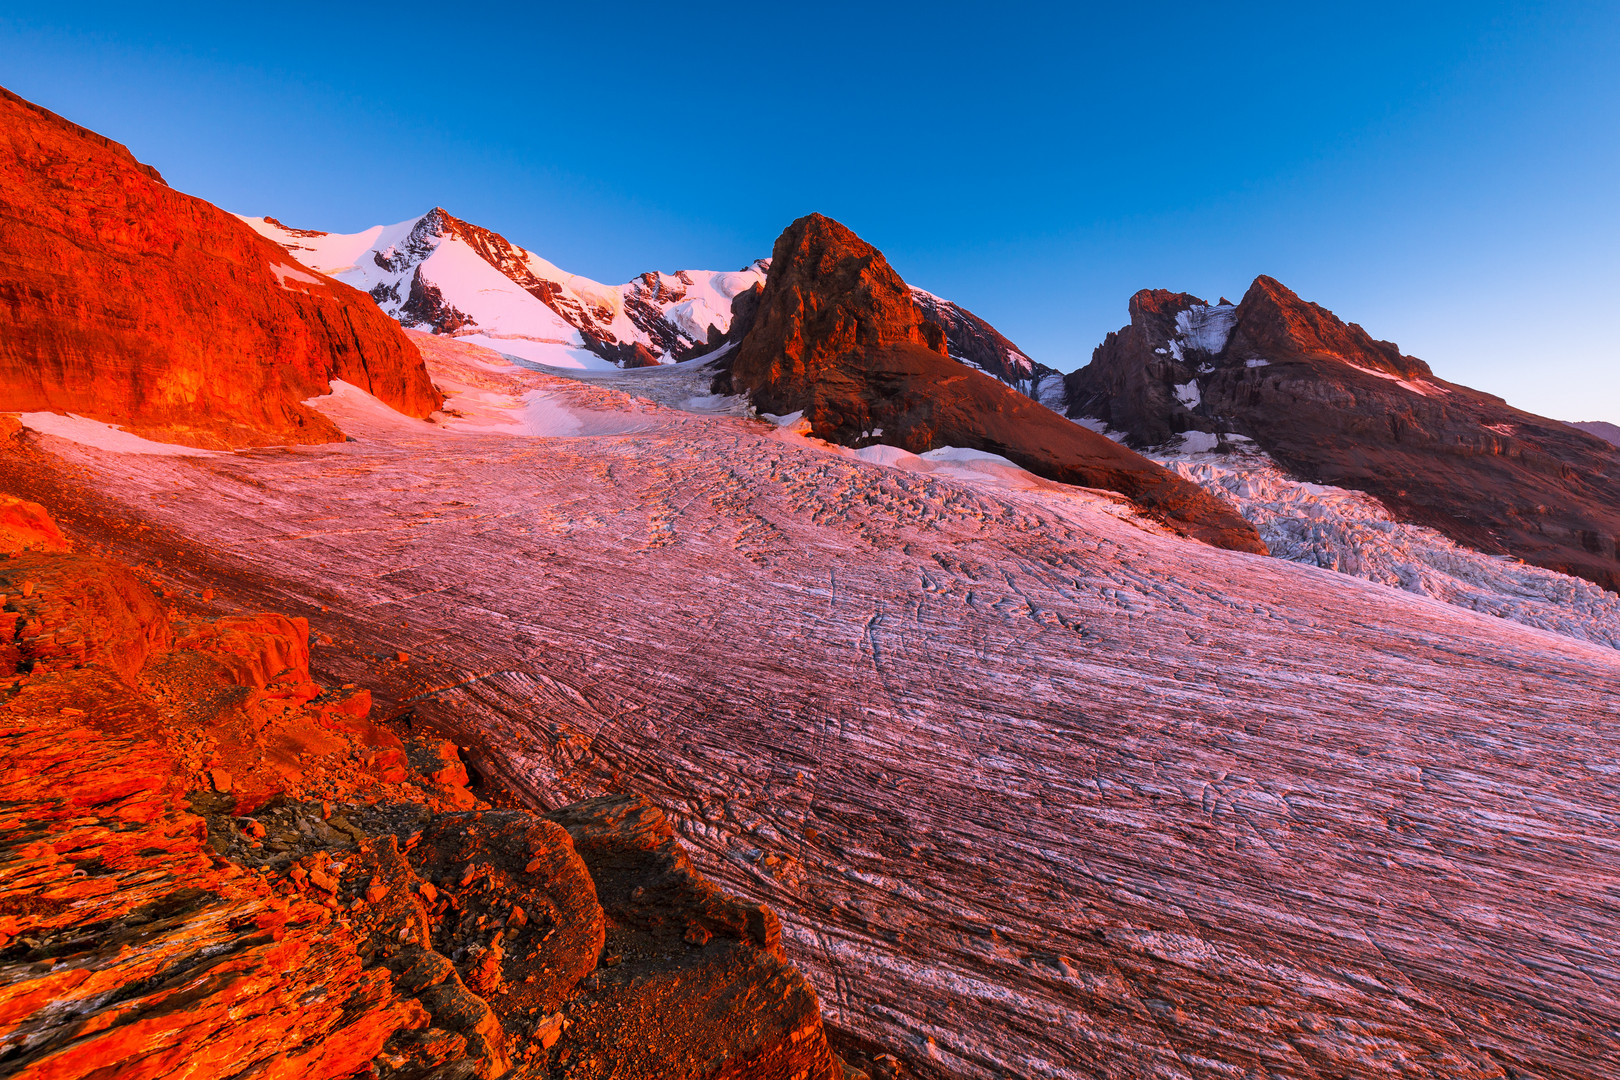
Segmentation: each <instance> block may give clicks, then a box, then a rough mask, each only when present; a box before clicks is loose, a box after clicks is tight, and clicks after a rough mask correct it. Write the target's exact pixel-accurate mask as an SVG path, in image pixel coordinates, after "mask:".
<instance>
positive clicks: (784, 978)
mask: <svg viewBox="0 0 1620 1080" xmlns="http://www.w3.org/2000/svg"><path fill="white" fill-rule="evenodd" d="M19 454H24V455H25V454H26V451H24V450H21V449H20V448H18V447H16V446H15V445H12V446H11V447H9V448H7V449H4V450H0V455H19ZM0 521H3V528H0V548H3V549H4V551H3V557H0V594H3V599H4V602H5V608H4V611H5V614H6V616H7V620H8V629H7V635H6V637H5V639H4V640H3V641H0V680H3V681H0V755H3V760H4V768H3V769H0V1072H4V1074H5V1075H8V1076H20V1077H37V1078H44V1077H80V1076H82V1077H102V1076H109V1077H110V1076H118V1077H129V1078H136V1077H151V1078H153V1080H158V1078H163V1077H173V1076H189V1077H228V1076H243V1075H254V1076H283V1077H343V1076H355V1075H367V1076H377V1077H398V1078H401V1080H404V1078H410V1077H429V1076H432V1077H452V1076H453V1077H514V1078H515V1077H536V1078H538V1077H571V1078H584V1077H602V1078H608V1077H613V1078H621V1077H649V1078H651V1077H657V1078H664V1077H694V1078H695V1077H780V1078H782V1080H788V1078H794V1080H798V1078H827V1080H841V1078H842V1077H843V1076H844V1075H845V1073H844V1070H843V1069H842V1067H841V1066H840V1065H839V1064H838V1063H837V1062H836V1061H835V1059H834V1058H833V1056H832V1054H831V1052H830V1050H829V1049H828V1046H827V1043H826V1039H825V1037H824V1035H823V1033H822V1027H821V1017H820V1015H819V1012H818V1008H817V1002H816V996H815V993H814V992H813V991H812V990H811V989H810V987H809V985H808V984H807V983H806V982H805V980H804V979H803V977H802V976H800V975H799V973H798V972H797V971H795V970H794V969H793V968H792V967H791V966H790V965H789V964H788V963H787V962H786V960H785V958H784V955H783V952H782V947H781V943H780V929H779V924H778V923H777V920H776V917H775V915H773V914H772V913H771V912H770V911H769V910H768V909H766V908H763V907H760V906H759V905H757V904H746V903H741V902H738V901H735V900H732V899H730V898H728V897H726V896H725V895H723V894H721V893H720V892H719V890H717V889H716V888H715V887H714V886H713V885H711V884H709V883H708V882H707V881H705V880H704V879H703V878H702V877H700V876H699V875H697V874H696V873H694V871H693V869H692V867H691V864H690V863H689V862H688V860H687V858H686V856H685V854H684V853H683V852H682V851H681V850H680V848H679V846H678V845H677V844H676V843H675V841H674V839H673V836H672V834H671V832H670V829H669V826H668V824H667V823H666V821H665V819H664V817H663V815H662V814H661V813H660V812H659V811H658V810H657V809H656V808H655V807H654V806H652V805H651V804H650V803H648V802H647V801H646V800H645V799H640V798H635V797H631V796H625V795H615V796H607V797H601V798H595V799H588V800H585V801H582V802H579V803H575V804H573V805H570V806H566V807H562V808H561V809H558V810H554V811H552V812H550V813H547V814H543V815H542V814H537V813H533V812H530V811H527V810H522V809H495V808H493V807H491V806H490V805H488V804H487V803H485V802H484V801H482V800H481V799H479V798H478V797H477V796H475V795H474V794H473V793H472V792H471V791H469V790H468V783H469V779H470V778H469V776H468V773H467V770H466V767H465V766H464V765H463V763H462V760H461V757H460V753H459V751H458V749H457V747H456V746H455V745H454V744H453V743H451V742H448V741H445V740H442V739H437V738H434V737H430V736H427V735H424V734H422V733H420V732H418V733H414V734H413V733H407V736H406V738H404V739H401V738H400V737H399V735H396V734H395V733H394V731H392V730H390V729H389V728H388V727H385V726H381V725H379V724H378V723H376V722H375V721H374V720H373V719H372V707H371V696H370V694H369V692H368V691H366V690H364V689H359V688H356V687H355V686H354V685H352V684H350V685H346V686H343V687H341V688H339V687H336V686H321V685H319V684H317V683H315V682H314V681H312V679H311V675H310V671H309V666H308V665H309V641H308V638H309V630H308V624H307V623H306V621H305V620H304V619H302V618H300V619H288V618H285V617H282V616H279V615H266V614H254V615H234V616H224V617H220V618H207V617H196V616H191V615H182V614H180V612H179V610H178V608H177V607H176V606H174V605H175V604H177V603H184V601H183V600H181V599H180V598H178V597H175V596H174V594H173V591H172V590H167V589H164V590H162V592H161V599H160V594H159V593H158V592H155V591H154V590H153V588H151V587H149V585H148V581H149V580H151V578H150V575H149V574H142V573H135V572H131V571H130V570H129V569H127V568H126V567H124V566H123V565H121V564H119V563H117V562H113V561H109V560H106V559H103V558H100V557H97V556H95V555H91V554H83V553H74V552H72V551H71V550H70V544H69V542H68V541H67V539H66V538H65V537H64V536H63V535H62V534H61V532H60V531H59V530H58V529H57V528H56V526H55V524H54V523H53V522H52V521H51V519H50V518H49V516H48V515H47V514H46V512H45V511H44V510H43V508H41V507H39V506H38V505H36V504H33V503H29V502H26V501H19V500H16V499H14V498H11V497H9V496H0ZM212 598H213V597H212V594H211V593H205V594H204V596H203V599H204V601H205V602H206V601H207V600H211V599H212ZM165 601H169V602H170V603H169V604H167V605H166V603H165ZM12 622H14V623H15V627H14V629H13V628H12V627H11V625H10V624H11V623H12ZM317 625H318V624H317ZM321 636H322V637H324V635H321ZM397 659H398V660H399V661H400V662H403V661H404V660H405V657H404V656H403V655H401V656H400V657H398V658H397ZM485 787H486V789H487V785H485Z"/></svg>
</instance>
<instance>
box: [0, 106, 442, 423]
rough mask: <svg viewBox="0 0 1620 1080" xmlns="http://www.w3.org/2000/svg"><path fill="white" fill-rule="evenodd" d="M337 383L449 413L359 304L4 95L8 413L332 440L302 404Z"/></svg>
mask: <svg viewBox="0 0 1620 1080" xmlns="http://www.w3.org/2000/svg"><path fill="white" fill-rule="evenodd" d="M332 379H343V380H345V381H347V382H350V383H353V384H354V385H356V386H359V387H362V388H363V389H366V390H368V391H370V392H371V393H373V394H375V395H376V396H377V397H379V398H381V399H382V400H383V401H385V402H387V403H388V404H389V405H391V406H393V407H394V408H396V409H398V410H400V411H401V412H403V413H406V414H407V415H410V416H417V417H423V416H426V415H428V413H430V412H431V411H432V410H433V409H435V408H437V407H438V405H439V403H440V400H441V399H440V396H439V394H438V393H437V391H435V390H434V389H433V385H432V383H430V382H429V381H428V377H427V373H426V371H425V370H424V368H423V367H422V362H421V357H420V356H419V355H418V354H417V351H416V349H415V348H414V347H413V346H412V345H411V343H410V342H409V341H408V340H407V339H406V337H405V335H404V334H403V333H401V331H400V329H399V327H398V326H397V325H395V324H394V323H393V322H392V321H390V320H389V319H388V318H386V317H385V316H384V315H383V314H382V313H381V312H379V311H378V310H377V308H376V305H374V304H373V303H372V302H371V301H370V300H369V299H368V298H367V297H365V296H364V295H363V294H361V293H358V292H356V291H354V290H353V289H351V288H349V287H348V286H346V285H342V284H339V283H337V282H334V281H332V280H330V279H328V278H325V277H322V276H320V275H317V274H314V273H311V272H310V271H308V270H307V269H304V268H302V267H300V266H297V265H296V264H294V263H293V262H292V261H291V260H289V259H288V258H287V255H286V253H285V252H284V251H283V250H282V249H281V248H280V247H278V246H276V245H275V244H272V243H271V242H270V241H268V240H265V239H264V238H263V237H260V236H258V235H257V234H256V233H254V232H253V230H252V229H250V228H248V227H247V226H246V225H244V224H243V223H242V222H241V221H239V220H238V219H237V218H235V217H233V216H231V215H230V214H227V213H225V212H224V211H222V210H220V209H218V208H217V207H214V206H212V205H210V204H208V203H206V202H204V201H202V200H201V199H196V198H193V197H191V196H189V195H183V194H181V193H179V192H177V191H175V190H173V189H172V188H170V187H169V186H168V185H167V184H165V183H164V182H163V180H162V178H161V177H160V176H159V175H158V174H157V172H156V171H155V170H153V169H152V168H150V167H149V166H145V165H142V164H140V163H139V162H138V161H136V160H135V158H134V157H133V156H131V154H130V153H129V151H128V150H126V149H125V148H124V147H122V146H120V145H119V144H117V143H114V142H112V141H110V140H108V139H106V138H103V137H102V136H100V135H96V134H94V133H93V132H89V131H86V130H85V129H83V128H81V127H79V126H78V125H76V124H72V123H69V122H68V121H66V120H64V119H62V118H61V117H59V116H56V115H55V114H54V113H51V112H49V111H47V110H45V109H42V108H40V107H39V106H37V105H33V104H31V103H29V102H27V101H24V100H23V99H21V98H19V97H17V96H16V95H14V94H11V93H9V92H6V91H4V90H0V408H3V409H8V410H15V411H24V412H27V411H57V412H73V413H77V414H80V415H83V416H87V417H90V418H91V419H96V420H102V421H105V422H108V423H112V424H118V425H121V426H123V427H125V428H126V429H128V430H130V431H133V432H135V433H136V434H139V435H143V436H146V437H148V438H153V439H158V440H162V441H167V442H179V443H185V444H187V445H191V446H200V447H213V448H224V447H233V446H263V445H271V444H277V443H313V442H330V441H334V440H338V439H341V438H342V437H343V436H342V434H341V433H340V432H339V431H338V430H337V428H336V427H335V426H334V425H333V424H332V423H331V422H330V421H328V420H327V419H325V418H324V417H322V416H321V415H319V414H318V413H315V412H312V411H311V410H309V409H308V408H307V407H305V406H304V405H303V404H301V402H303V401H304V400H305V399H307V398H310V397H314V396H316V395H319V394H324V393H326V392H327V391H328V390H329V389H330V383H331V380H332Z"/></svg>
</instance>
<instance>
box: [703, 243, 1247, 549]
mask: <svg viewBox="0 0 1620 1080" xmlns="http://www.w3.org/2000/svg"><path fill="white" fill-rule="evenodd" d="M730 383H731V386H732V387H733V388H734V389H735V390H737V391H743V392H746V393H748V394H749V395H750V396H751V398H752V400H753V401H754V403H755V404H756V405H757V406H758V407H759V408H760V409H762V410H766V411H769V412H773V413H778V414H787V413H792V412H799V411H802V412H803V413H804V416H805V418H806V419H807V420H808V421H809V423H810V426H811V430H812V432H813V433H814V434H815V435H816V437H818V438H821V439H826V440H827V441H829V442H836V443H841V444H843V445H846V446H856V445H864V444H867V443H873V442H879V443H885V444H888V445H891V446H898V447H901V448H902V449H905V450H909V451H912V452H913V453H922V452H924V451H927V450H931V449H934V448H936V447H941V446H958V447H966V448H970V449H975V450H983V451H987V452H989V453H994V454H1000V455H1002V456H1003V457H1006V458H1007V459H1009V460H1010V461H1013V462H1014V463H1016V464H1018V465H1020V466H1022V467H1023V468H1025V469H1028V470H1029V471H1030V472H1032V473H1035V474H1036V475H1038V476H1043V477H1045V478H1047V479H1049V480H1055V481H1058V482H1059V483H1065V484H1075V485H1081V486H1085V487H1094V488H1105V489H1107V490H1110V491H1117V492H1120V493H1121V494H1123V495H1125V496H1127V497H1128V498H1130V499H1131V501H1132V502H1134V503H1135V504H1136V505H1137V506H1138V507H1140V508H1141V509H1142V510H1143V511H1144V512H1145V513H1146V514H1147V515H1149V516H1150V517H1152V518H1154V519H1155V520H1157V521H1159V522H1161V523H1162V524H1164V525H1166V526H1167V527H1169V528H1171V529H1172V530H1174V531H1176V532H1178V533H1180V534H1183V535H1186V536H1191V537H1195V538H1197V539H1200V540H1203V541H1205V542H1207V543H1211V544H1214V545H1216V546H1219V547H1229V548H1235V549H1238V550H1243V551H1258V552H1263V551H1264V550H1265V546H1264V545H1263V544H1262V543H1261V541H1260V538H1259V536H1258V535H1257V534H1256V533H1255V531H1254V528H1253V527H1252V526H1250V525H1249V524H1248V523H1247V522H1245V521H1244V520H1243V519H1242V518H1241V517H1239V516H1238V515H1237V513H1236V512H1235V511H1234V510H1232V509H1231V508H1230V507H1228V506H1227V505H1226V504H1225V503H1223V502H1221V501H1220V500H1219V499H1217V498H1215V497H1214V496H1212V495H1209V494H1207V493H1205V492H1204V491H1203V490H1202V489H1200V488H1199V487H1197V486H1196V485H1194V484H1191V483H1189V482H1187V481H1185V480H1182V479H1181V478H1180V477H1177V476H1175V475H1174V474H1172V473H1170V472H1168V471H1167V470H1165V469H1163V468H1161V467H1159V466H1158V465H1155V464H1154V463H1153V462H1150V461H1148V460H1147V459H1145V458H1143V457H1141V456H1140V455H1138V454H1135V453H1133V452H1131V451H1130V450H1127V449H1125V448H1124V447H1122V446H1119V445H1117V444H1116V443H1113V442H1111V441H1110V440H1108V439H1106V438H1103V437H1102V436H1100V435H1097V434H1096V433H1094V432H1092V431H1088V430H1086V429H1085V428H1082V427H1080V426H1078V425H1076V424H1072V423H1070V422H1068V421H1066V420H1064V419H1063V418H1062V417H1061V416H1059V415H1057V414H1056V413H1054V412H1052V411H1051V410H1050V409H1047V408H1045V407H1044V406H1041V405H1038V404H1036V403H1035V402H1033V401H1031V400H1029V399H1028V398H1026V397H1024V396H1023V395H1021V394H1019V393H1018V392H1017V391H1015V390H1013V389H1011V388H1009V387H1008V386H1006V385H1005V384H1003V383H1001V382H999V381H997V380H996V379H994V378H991V377H990V376H988V375H985V374H983V373H981V372H978V371H974V370H972V369H971V368H968V367H966V366H965V365H963V364H960V363H958V362H957V361H955V360H952V359H951V358H950V357H949V356H948V354H947V349H946V334H945V331H944V329H943V328H942V327H940V326H939V325H938V324H937V323H934V322H931V321H930V320H929V319H927V318H925V317H924V315H923V313H922V312H921V311H920V310H919V309H918V307H917V304H916V303H915V301H914V300H913V298H912V294H911V290H910V289H909V288H907V286H906V284H905V282H904V281H902V280H901V279H900V275H899V274H897V273H895V272H894V270H893V269H892V268H891V267H890V266H889V264H888V262H887V261H886V260H885V259H884V258H883V255H882V253H881V252H879V251H878V250H877V249H876V248H874V247H872V246H871V245H870V244H867V243H866V242H865V241H863V240H861V239H860V238H859V237H857V236H856V235H855V234H854V233H852V232H850V231H849V230H848V229H846V228H845V227H844V226H842V225H840V224H839V223H838V222H836V221H833V220H831V219H829V218H826V217H823V216H821V215H820V214H812V215H810V216H809V217H804V218H800V219H799V220H798V221H795V222H794V223H793V224H792V225H790V226H788V228H787V230H786V231H784V232H783V233H782V235H781V236H780V237H779V238H778V239H777V241H776V247H775V250H774V252H773V254H772V257H771V269H770V273H769V276H768V277H767V279H766V283H765V287H764V291H763V292H762V293H761V295H760V297H759V300H758V312H757V314H756V316H755V318H754V320H753V325H752V328H751V329H750V330H749V331H748V334H747V336H746V337H745V338H743V339H742V342H741V344H740V345H739V346H738V347H737V350H736V354H735V358H734V359H733V360H732V363H731V367H730Z"/></svg>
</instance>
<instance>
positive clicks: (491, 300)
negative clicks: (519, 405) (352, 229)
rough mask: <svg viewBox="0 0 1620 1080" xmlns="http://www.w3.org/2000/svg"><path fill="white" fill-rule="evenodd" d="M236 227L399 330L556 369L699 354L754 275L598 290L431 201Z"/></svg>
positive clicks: (638, 282)
mask: <svg viewBox="0 0 1620 1080" xmlns="http://www.w3.org/2000/svg"><path fill="white" fill-rule="evenodd" d="M243 220H244V221H246V222H247V223H248V224H249V225H252V226H253V227H254V228H255V229H257V230H258V231H259V232H260V233H262V234H263V235H265V236H267V237H269V238H270V239H272V240H274V241H276V242H277V243H279V244H281V245H282V246H283V247H284V248H286V249H287V251H288V253H289V254H290V255H292V256H293V257H294V258H296V259H298V260H299V261H301V262H303V263H304V264H306V265H308V266H310V267H312V268H314V269H316V270H320V271H322V272H323V273H327V274H330V275H331V276H333V277H336V278H338V279H339V280H342V281H345V282H347V283H349V284H351V285H354V286H355V287H357V288H360V289H362V290H363V291H365V292H367V293H369V294H370V295H371V297H372V299H374V300H375V301H376V302H377V304H378V306H380V307H381V308H382V309H383V310H384V311H385V312H386V313H387V314H388V315H390V316H392V317H393V318H394V319H396V320H398V321H399V322H400V323H402V324H403V325H405V326H409V327H413V328H417V329H422V330H427V331H430V332H432V333H435V334H445V335H450V336H454V337H458V338H470V339H472V340H473V341H474V342H476V343H478V344H482V345H487V346H489V347H490V348H493V349H495V350H496V351H498V352H502V353H506V354H508V355H513V356H517V357H519V358H521V359H525V360H530V361H533V362H536V363H542V364H550V365H553V366H558V367H608V366H609V365H614V366H619V367H640V366H645V365H649V364H659V363H673V362H675V361H678V360H683V359H687V358H688V357H691V356H695V355H699V354H701V353H703V352H704V351H706V350H707V349H709V348H711V347H713V346H714V345H715V344H717V343H718V341H719V339H720V336H721V335H723V334H724V333H725V331H726V330H727V329H728V328H729V327H730V323H731V300H732V298H733V297H735V296H736V295H737V294H738V293H740V292H745V291H747V290H749V289H751V288H753V287H755V286H756V285H758V284H759V283H761V282H762V281H763V280H764V277H765V268H764V266H763V265H761V263H759V262H756V263H754V264H752V265H750V266H747V267H744V268H743V269H741V270H737V271H729V272H726V271H719V272H717V271H709V270H681V271H677V272H676V273H674V274H665V273H659V272H648V273H644V274H641V275H640V276H638V277H636V278H635V279H633V280H631V281H629V282H626V283H625V284H623V285H604V284H602V283H601V282H597V281H592V280H591V279H589V278H586V277H581V276H580V275H578V274H570V273H568V272H567V271H564V270H562V269H560V268H559V267H557V266H555V265H553V264H552V263H550V262H548V261H546V260H545V259H543V258H541V257H540V256H538V255H536V254H534V253H533V252H531V251H529V250H527V249H526V248H523V247H520V246H519V245H517V244H514V243H512V242H511V241H510V240H508V239H507V238H506V237H504V236H502V235H501V234H500V233H498V232H495V231H494V230H492V229H486V228H484V227H483V226H480V225H475V224H473V223H471V222H469V221H466V220H464V219H462V218H458V217H456V216H455V215H454V214H452V213H450V212H449V211H448V210H446V209H445V208H444V207H442V206H435V207H434V208H433V209H431V210H429V211H428V212H427V213H425V214H423V215H422V216H421V217H418V218H413V219H411V220H409V221H404V222H400V223H398V224H396V225H391V226H373V227H372V228H370V229H367V230H365V231H364V232H360V233H352V234H339V233H325V232H320V231H318V230H313V229H295V228H291V227H289V226H287V225H285V224H284V223H282V222H280V221H277V220H276V219H274V218H268V217H266V218H244V219H243Z"/></svg>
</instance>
